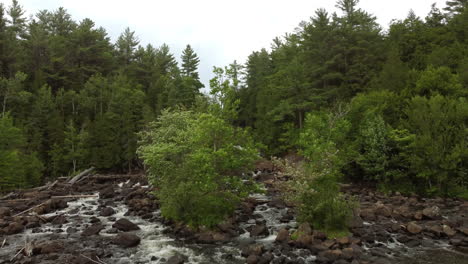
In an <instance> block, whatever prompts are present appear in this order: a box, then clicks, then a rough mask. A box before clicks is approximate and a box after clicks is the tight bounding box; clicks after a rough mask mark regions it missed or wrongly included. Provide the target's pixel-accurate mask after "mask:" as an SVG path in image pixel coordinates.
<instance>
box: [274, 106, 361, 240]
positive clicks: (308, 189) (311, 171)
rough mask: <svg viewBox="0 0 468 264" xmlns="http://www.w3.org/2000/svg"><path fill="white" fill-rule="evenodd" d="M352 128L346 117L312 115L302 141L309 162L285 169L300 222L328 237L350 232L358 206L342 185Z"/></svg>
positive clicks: (287, 166)
mask: <svg viewBox="0 0 468 264" xmlns="http://www.w3.org/2000/svg"><path fill="white" fill-rule="evenodd" d="M349 127H350V126H349V122H348V121H347V120H346V119H344V118H343V115H333V114H323V113H317V114H310V115H308V116H307V118H306V122H305V126H304V130H303V132H302V133H301V135H300V140H299V144H300V146H301V148H302V152H301V153H302V154H303V155H304V156H305V158H306V159H307V162H306V163H305V164H302V165H301V164H296V166H291V165H288V164H287V163H286V165H284V166H283V168H284V169H285V174H288V175H290V177H292V179H291V180H290V181H289V182H288V183H287V188H286V190H287V197H288V198H289V199H290V200H291V201H292V202H294V203H295V204H296V205H297V210H298V220H299V221H301V222H308V223H310V224H311V225H312V226H313V227H314V228H317V229H320V230H323V231H325V232H327V233H336V232H340V231H346V230H347V226H348V223H349V220H350V218H351V217H352V209H353V208H354V207H355V205H356V204H355V203H354V202H353V201H352V200H349V199H346V197H345V196H344V195H343V194H341V193H340V190H339V185H338V179H339V178H341V167H342V166H343V164H344V162H346V156H345V155H343V154H344V153H343V154H342V153H341V152H340V150H341V149H340V148H341V147H342V145H341V144H342V143H344V142H345V138H346V135H347V132H348V129H349ZM291 168H293V169H291Z"/></svg>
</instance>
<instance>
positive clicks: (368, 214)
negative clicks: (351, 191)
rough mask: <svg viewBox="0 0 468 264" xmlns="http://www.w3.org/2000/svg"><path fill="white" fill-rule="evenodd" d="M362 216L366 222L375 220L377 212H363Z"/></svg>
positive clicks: (370, 210)
mask: <svg viewBox="0 0 468 264" xmlns="http://www.w3.org/2000/svg"><path fill="white" fill-rule="evenodd" d="M360 216H361V217H362V218H363V219H365V220H369V221H374V220H375V212H374V210H372V209H363V210H361V213H360Z"/></svg>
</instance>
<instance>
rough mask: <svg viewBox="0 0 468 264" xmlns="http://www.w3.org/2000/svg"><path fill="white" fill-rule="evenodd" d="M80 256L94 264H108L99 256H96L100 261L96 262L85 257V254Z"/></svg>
mask: <svg viewBox="0 0 468 264" xmlns="http://www.w3.org/2000/svg"><path fill="white" fill-rule="evenodd" d="M80 255H81V256H82V257H84V258H85V259H87V260H89V261H91V262H93V263H97V264H106V263H105V262H103V261H102V260H100V259H99V257H97V256H96V257H97V258H98V261H96V260H94V259H92V258H89V257H87V256H85V255H83V254H80Z"/></svg>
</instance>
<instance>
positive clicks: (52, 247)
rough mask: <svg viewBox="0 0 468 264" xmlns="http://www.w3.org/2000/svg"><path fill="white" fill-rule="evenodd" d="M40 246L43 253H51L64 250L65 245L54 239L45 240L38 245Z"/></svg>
mask: <svg viewBox="0 0 468 264" xmlns="http://www.w3.org/2000/svg"><path fill="white" fill-rule="evenodd" d="M38 248H40V253H41V254H51V253H59V252H61V251H62V250H63V245H62V243H60V242H57V241H52V242H45V243H44V244H41V245H39V246H38Z"/></svg>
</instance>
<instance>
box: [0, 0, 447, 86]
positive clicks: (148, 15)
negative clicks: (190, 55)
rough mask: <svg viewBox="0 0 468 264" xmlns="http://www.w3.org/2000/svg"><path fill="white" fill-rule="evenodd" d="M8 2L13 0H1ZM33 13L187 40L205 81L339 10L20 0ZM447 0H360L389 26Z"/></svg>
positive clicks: (209, 2) (233, 1) (158, 39)
mask: <svg viewBox="0 0 468 264" xmlns="http://www.w3.org/2000/svg"><path fill="white" fill-rule="evenodd" d="M0 2H1V3H4V4H5V5H6V6H9V5H10V3H11V0H0ZM19 2H20V4H21V5H22V6H23V7H24V9H25V10H26V11H27V14H28V15H32V14H35V13H36V12H37V11H38V10H42V9H48V10H55V9H57V8H58V7H60V6H62V7H64V8H66V9H67V10H68V12H69V13H70V14H71V15H72V17H73V19H74V20H76V21H79V20H82V19H84V18H90V19H92V20H93V21H95V22H96V25H97V26H102V27H104V28H105V29H106V30H107V32H108V33H109V35H110V37H111V38H112V40H113V41H114V40H115V39H116V38H117V37H118V36H119V34H120V33H121V32H122V31H123V30H124V29H125V28H126V27H127V26H128V27H130V29H132V30H134V31H136V34H137V36H138V38H139V39H140V43H141V44H143V45H146V44H148V43H151V44H153V45H154V46H160V45H161V44H162V43H167V44H168V45H169V46H170V47H171V50H172V52H173V53H174V54H175V56H176V57H177V58H179V57H180V54H181V51H182V50H183V48H184V47H185V45H186V44H191V45H192V47H193V48H194V49H195V51H196V52H197V54H198V56H199V57H200V60H201V63H200V66H199V71H200V76H201V78H202V81H203V82H204V83H205V84H208V80H209V79H210V78H211V71H212V68H213V66H224V65H227V64H229V63H231V62H232V61H234V60H237V61H238V62H241V63H243V62H244V61H245V59H246V58H247V56H248V55H249V54H250V53H251V52H252V51H255V50H260V49H261V48H269V47H270V44H271V40H272V39H273V38H274V37H276V36H282V35H284V33H286V32H292V31H293V30H294V28H295V27H296V26H297V25H298V24H299V22H301V21H303V20H309V18H310V16H312V15H313V14H314V11H315V10H316V9H317V8H321V7H323V8H326V9H327V10H328V11H329V12H330V13H332V12H334V11H337V10H336V8H335V2H336V1H335V0H289V1H284V0H230V1H226V0H163V1H160V0H131V1H126V0H19ZM432 3H437V6H438V7H443V6H445V0H393V1H392V0H361V1H360V4H359V7H361V8H363V9H364V10H366V11H368V12H369V13H371V14H374V15H375V16H377V18H378V22H379V23H380V24H381V25H382V26H383V27H384V28H387V27H388V24H389V23H390V21H391V20H392V19H403V18H405V17H406V15H407V14H408V12H409V10H410V9H413V10H414V12H415V13H416V14H417V15H418V16H420V17H425V16H426V15H427V13H428V12H429V10H430V7H431V4H432Z"/></svg>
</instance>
